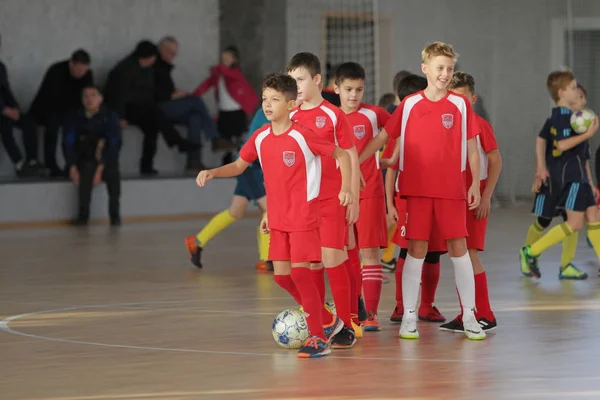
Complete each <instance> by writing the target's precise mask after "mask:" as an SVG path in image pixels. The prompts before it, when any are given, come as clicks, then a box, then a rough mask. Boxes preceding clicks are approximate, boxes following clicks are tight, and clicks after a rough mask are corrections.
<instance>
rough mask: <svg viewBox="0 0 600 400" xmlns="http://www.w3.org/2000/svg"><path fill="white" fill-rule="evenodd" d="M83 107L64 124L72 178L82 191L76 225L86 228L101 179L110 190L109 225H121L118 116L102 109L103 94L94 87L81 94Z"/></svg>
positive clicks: (68, 167)
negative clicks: (93, 190)
mask: <svg viewBox="0 0 600 400" xmlns="http://www.w3.org/2000/svg"><path fill="white" fill-rule="evenodd" d="M82 93H83V94H82V98H83V107H80V109H79V110H77V111H76V112H74V113H73V114H72V115H71V116H70V117H69V118H67V121H66V123H65V132H64V149H65V161H66V165H67V169H68V171H69V176H70V178H71V180H72V181H73V183H74V184H75V185H77V186H78V189H79V212H78V216H77V219H75V221H74V222H73V224H74V225H78V226H83V225H87V223H88V219H89V216H90V201H91V196H92V189H93V187H94V186H95V185H97V184H99V183H100V182H101V181H102V180H104V182H106V189H107V191H108V215H109V216H110V224H111V225H112V226H118V225H120V224H121V217H120V212H119V197H120V194H121V178H120V175H119V150H120V149H121V127H120V125H119V117H118V115H117V114H116V113H114V112H109V111H108V110H106V109H105V108H104V107H103V106H102V100H103V99H102V94H101V93H100V91H99V90H98V89H97V88H96V87H94V86H88V87H86V88H84V89H83V92H82Z"/></svg>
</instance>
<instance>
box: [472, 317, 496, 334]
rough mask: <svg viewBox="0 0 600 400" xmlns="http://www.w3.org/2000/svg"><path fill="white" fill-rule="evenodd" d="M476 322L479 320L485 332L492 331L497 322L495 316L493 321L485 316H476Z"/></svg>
mask: <svg viewBox="0 0 600 400" xmlns="http://www.w3.org/2000/svg"><path fill="white" fill-rule="evenodd" d="M477 322H479V326H481V329H483V330H484V331H486V332H489V331H493V330H494V329H496V328H497V327H498V323H497V322H496V318H494V320H493V321H490V320H487V319H485V318H478V319H477Z"/></svg>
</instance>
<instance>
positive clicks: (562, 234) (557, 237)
mask: <svg viewBox="0 0 600 400" xmlns="http://www.w3.org/2000/svg"><path fill="white" fill-rule="evenodd" d="M572 234H573V229H571V227H570V226H569V224H568V223H566V222H565V223H564V224H560V225H557V226H555V227H554V228H552V229H550V230H549V231H548V233H546V234H545V235H544V236H542V237H541V238H540V239H539V240H538V241H536V242H535V243H534V244H532V245H531V255H534V256H539V255H540V254H542V253H543V252H544V251H546V250H547V249H549V248H550V247H552V246H554V245H555V244H557V243H560V242H562V241H563V240H565V238H567V236H570V235H572ZM598 239H600V231H599V232H598ZM598 243H600V240H599V242H598Z"/></svg>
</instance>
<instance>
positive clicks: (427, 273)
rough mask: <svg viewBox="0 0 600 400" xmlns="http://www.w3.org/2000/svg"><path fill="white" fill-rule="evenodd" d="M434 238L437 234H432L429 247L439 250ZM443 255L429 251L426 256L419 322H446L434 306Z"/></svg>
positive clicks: (422, 275) (422, 276)
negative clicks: (441, 256)
mask: <svg viewBox="0 0 600 400" xmlns="http://www.w3.org/2000/svg"><path fill="white" fill-rule="evenodd" d="M433 236H436V234H435V232H432V240H431V241H430V242H429V246H428V247H429V248H430V249H432V250H433V249H435V250H438V246H435V245H434V243H435V242H436V240H435V239H433ZM444 247H445V246H444ZM444 250H445V249H444ZM441 254H442V253H441V252H438V251H428V252H427V255H426V256H425V262H424V263H423V271H422V272H421V305H420V307H419V320H421V321H429V322H444V321H445V320H446V317H444V316H443V315H442V313H440V311H439V310H438V309H437V307H436V306H434V305H433V303H434V302H435V293H436V291H437V287H438V283H439V282H440V255H441Z"/></svg>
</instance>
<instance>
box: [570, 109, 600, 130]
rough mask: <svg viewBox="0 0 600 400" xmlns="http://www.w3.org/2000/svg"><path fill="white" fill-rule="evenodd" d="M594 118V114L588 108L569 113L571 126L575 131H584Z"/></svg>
mask: <svg viewBox="0 0 600 400" xmlns="http://www.w3.org/2000/svg"><path fill="white" fill-rule="evenodd" d="M594 118H596V114H595V113H594V112H593V111H592V110H590V109H588V108H584V109H583V110H579V111H577V112H574V113H573V114H571V128H572V129H573V130H574V131H575V132H577V133H585V132H586V131H587V130H588V128H589V127H590V125H591V124H592V121H593V120H594Z"/></svg>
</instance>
